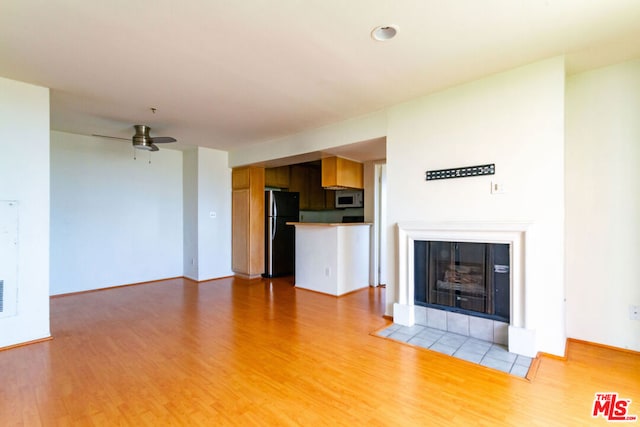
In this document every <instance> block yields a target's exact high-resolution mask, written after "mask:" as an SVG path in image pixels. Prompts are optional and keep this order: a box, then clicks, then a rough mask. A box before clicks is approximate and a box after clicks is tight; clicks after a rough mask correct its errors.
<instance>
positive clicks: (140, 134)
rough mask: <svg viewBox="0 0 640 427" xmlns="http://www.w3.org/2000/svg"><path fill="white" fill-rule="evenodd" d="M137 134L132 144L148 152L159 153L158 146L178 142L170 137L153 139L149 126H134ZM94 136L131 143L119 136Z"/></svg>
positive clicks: (132, 139)
mask: <svg viewBox="0 0 640 427" xmlns="http://www.w3.org/2000/svg"><path fill="white" fill-rule="evenodd" d="M133 127H134V128H135V130H136V133H135V134H134V135H133V137H131V140H130V141H131V143H132V144H133V148H137V149H139V150H147V151H158V150H160V149H159V148H158V146H157V145H156V144H165V143H168V142H176V141H177V140H176V139H175V138H172V137H170V136H155V137H151V136H150V135H149V132H150V131H151V128H150V127H149V126H147V125H134V126H133ZM93 136H99V137H101V138H110V139H121V140H123V141H129V139H128V138H119V137H117V136H107V135H97V134H93Z"/></svg>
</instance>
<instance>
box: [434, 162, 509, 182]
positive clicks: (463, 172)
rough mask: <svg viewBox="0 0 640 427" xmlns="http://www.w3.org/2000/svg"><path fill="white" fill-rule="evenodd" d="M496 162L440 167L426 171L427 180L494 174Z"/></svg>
mask: <svg viewBox="0 0 640 427" xmlns="http://www.w3.org/2000/svg"><path fill="white" fill-rule="evenodd" d="M495 173H496V165H495V163H491V164H489V165H479V166H465V167H462V168H451V169H438V170H432V171H427V172H426V177H427V181H433V180H435V179H449V178H464V177H467V176H480V175H494V174H495Z"/></svg>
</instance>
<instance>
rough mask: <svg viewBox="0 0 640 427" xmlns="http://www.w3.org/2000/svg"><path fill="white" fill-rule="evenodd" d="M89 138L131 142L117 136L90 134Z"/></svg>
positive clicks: (129, 139) (128, 139)
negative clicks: (95, 137)
mask: <svg viewBox="0 0 640 427" xmlns="http://www.w3.org/2000/svg"><path fill="white" fill-rule="evenodd" d="M91 136H97V137H98V138H109V139H120V140H122V141H131V138H120V137H118V136H109V135H98V134H97V133H92V134H91Z"/></svg>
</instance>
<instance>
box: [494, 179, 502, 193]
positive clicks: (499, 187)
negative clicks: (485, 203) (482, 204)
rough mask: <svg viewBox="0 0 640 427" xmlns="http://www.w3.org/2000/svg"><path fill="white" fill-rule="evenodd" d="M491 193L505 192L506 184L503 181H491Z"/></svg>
mask: <svg viewBox="0 0 640 427" xmlns="http://www.w3.org/2000/svg"><path fill="white" fill-rule="evenodd" d="M491 194H504V184H503V183H501V182H496V181H491Z"/></svg>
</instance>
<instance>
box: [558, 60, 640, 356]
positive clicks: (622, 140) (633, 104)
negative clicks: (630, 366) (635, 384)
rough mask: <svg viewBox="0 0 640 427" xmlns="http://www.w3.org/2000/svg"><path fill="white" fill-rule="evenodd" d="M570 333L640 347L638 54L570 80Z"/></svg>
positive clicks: (567, 165) (590, 338)
mask: <svg viewBox="0 0 640 427" xmlns="http://www.w3.org/2000/svg"><path fill="white" fill-rule="evenodd" d="M566 212H567V222H566V237H567V248H566V263H567V275H566V280H567V335H568V336H570V337H573V338H578V339H582V340H586V341H592V342H597V343H603V344H607V345H612V346H615V347H620V348H628V349H632V350H635V351H640V322H639V321H633V320H630V319H629V309H628V307H629V305H630V304H634V305H640V262H639V260H640V60H635V61H631V62H627V63H623V64H618V65H614V66H610V67H606V68H601V69H598V70H594V71H590V72H586V73H582V74H578V75H575V76H572V77H571V78H570V79H569V80H568V83H567V138H566Z"/></svg>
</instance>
